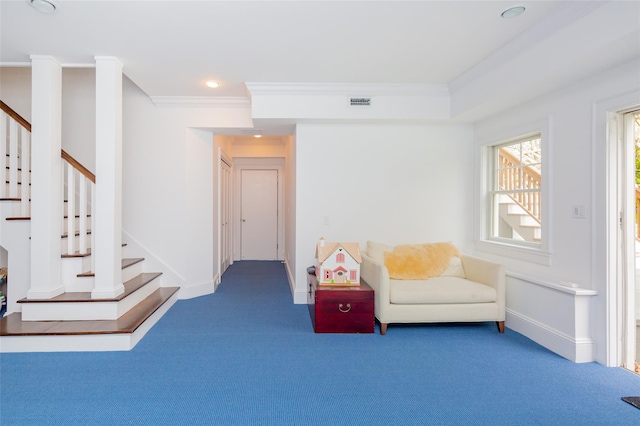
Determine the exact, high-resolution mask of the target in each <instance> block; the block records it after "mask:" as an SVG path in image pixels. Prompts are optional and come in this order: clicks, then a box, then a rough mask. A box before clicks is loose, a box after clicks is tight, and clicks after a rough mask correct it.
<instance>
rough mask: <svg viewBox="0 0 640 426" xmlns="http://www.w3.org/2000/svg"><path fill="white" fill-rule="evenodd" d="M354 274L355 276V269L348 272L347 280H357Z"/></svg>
mask: <svg viewBox="0 0 640 426" xmlns="http://www.w3.org/2000/svg"><path fill="white" fill-rule="evenodd" d="M356 274H357V271H356V270H355V269H352V270H350V271H349V280H351V281H355V280H356V278H357V277H356Z"/></svg>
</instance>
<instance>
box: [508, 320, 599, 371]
mask: <svg viewBox="0 0 640 426" xmlns="http://www.w3.org/2000/svg"><path fill="white" fill-rule="evenodd" d="M506 326H507V327H509V328H510V329H512V330H514V331H517V332H518V333H520V334H522V335H524V336H526V337H528V338H529V339H531V340H533V341H534V342H536V343H538V344H540V345H542V346H544V347H545V348H547V349H549V350H550V351H552V352H555V353H557V354H558V355H560V356H562V357H564V358H567V359H568V360H570V361H573V362H577V363H582V362H593V361H594V359H595V358H594V343H593V340H592V339H587V338H582V339H580V338H578V339H576V338H573V337H571V336H568V335H566V334H564V333H562V332H560V331H558V330H555V329H553V328H551V327H549V326H547V325H545V324H542V323H540V322H538V321H535V320H533V319H531V318H529V317H527V316H525V315H522V314H519V313H517V312H514V311H512V310H510V309H508V308H507V310H506Z"/></svg>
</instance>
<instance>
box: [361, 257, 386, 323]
mask: <svg viewBox="0 0 640 426" xmlns="http://www.w3.org/2000/svg"><path fill="white" fill-rule="evenodd" d="M360 276H361V277H362V278H363V279H364V280H365V281H366V282H367V284H369V286H371V288H372V289H373V291H374V292H375V302H376V304H375V307H376V311H378V309H380V307H382V306H386V305H388V304H389V271H387V268H386V267H385V266H384V265H383V264H382V263H380V262H377V261H376V260H375V259H373V258H372V257H369V256H368V255H366V254H364V253H363V254H362V263H361V264H360Z"/></svg>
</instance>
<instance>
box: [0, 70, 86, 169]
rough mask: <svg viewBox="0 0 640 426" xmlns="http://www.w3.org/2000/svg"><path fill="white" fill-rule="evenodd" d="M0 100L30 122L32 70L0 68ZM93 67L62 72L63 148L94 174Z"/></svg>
mask: <svg viewBox="0 0 640 426" xmlns="http://www.w3.org/2000/svg"><path fill="white" fill-rule="evenodd" d="M0 99H1V100H2V101H3V102H4V103H6V104H7V105H9V106H10V107H11V108H12V109H13V110H14V111H16V112H17V113H18V114H20V115H21V116H22V117H23V118H24V119H25V120H27V121H28V122H29V123H31V68H30V67H2V68H0ZM95 139H96V79H95V69H94V68H63V69H62V149H64V150H65V151H66V152H67V153H68V154H70V155H71V156H72V157H73V158H75V159H76V160H78V161H79V162H80V163H81V164H82V165H83V166H85V167H86V168H87V169H89V170H90V171H92V172H94V173H95V171H96V160H95V157H96V144H95Z"/></svg>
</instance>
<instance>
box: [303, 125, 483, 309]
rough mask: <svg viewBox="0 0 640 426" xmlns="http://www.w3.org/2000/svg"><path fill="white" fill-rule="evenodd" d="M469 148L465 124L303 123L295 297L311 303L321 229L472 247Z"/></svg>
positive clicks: (345, 235)
mask: <svg viewBox="0 0 640 426" xmlns="http://www.w3.org/2000/svg"><path fill="white" fill-rule="evenodd" d="M472 148H473V133H472V128H471V126H467V125H444V124H443V125H385V124H371V125H366V124H350V125H347V124H345V125H339V124H326V125H323V124H299V125H298V126H297V130H296V143H295V158H296V184H295V185H296V186H295V192H296V205H295V208H296V211H295V215H296V218H297V219H296V229H295V231H296V264H295V268H296V273H295V277H296V298H295V301H296V303H306V292H305V291H306V268H307V267H308V266H311V265H314V264H315V259H314V254H315V245H316V242H317V241H318V239H319V238H320V237H324V238H325V239H326V240H327V241H347V242H359V243H360V244H361V245H365V244H366V241H367V240H375V241H380V242H385V243H388V244H400V243H419V242H432V241H452V242H454V243H455V244H456V245H458V247H460V249H461V250H463V251H465V250H466V249H468V248H469V247H470V245H471V232H472V217H473V213H472V207H473V202H472V197H471V195H470V193H469V188H470V187H471V185H472V176H473V170H472V168H473V161H472V159H473V150H472ZM325 219H326V222H328V224H325V223H326V222H325Z"/></svg>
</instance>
